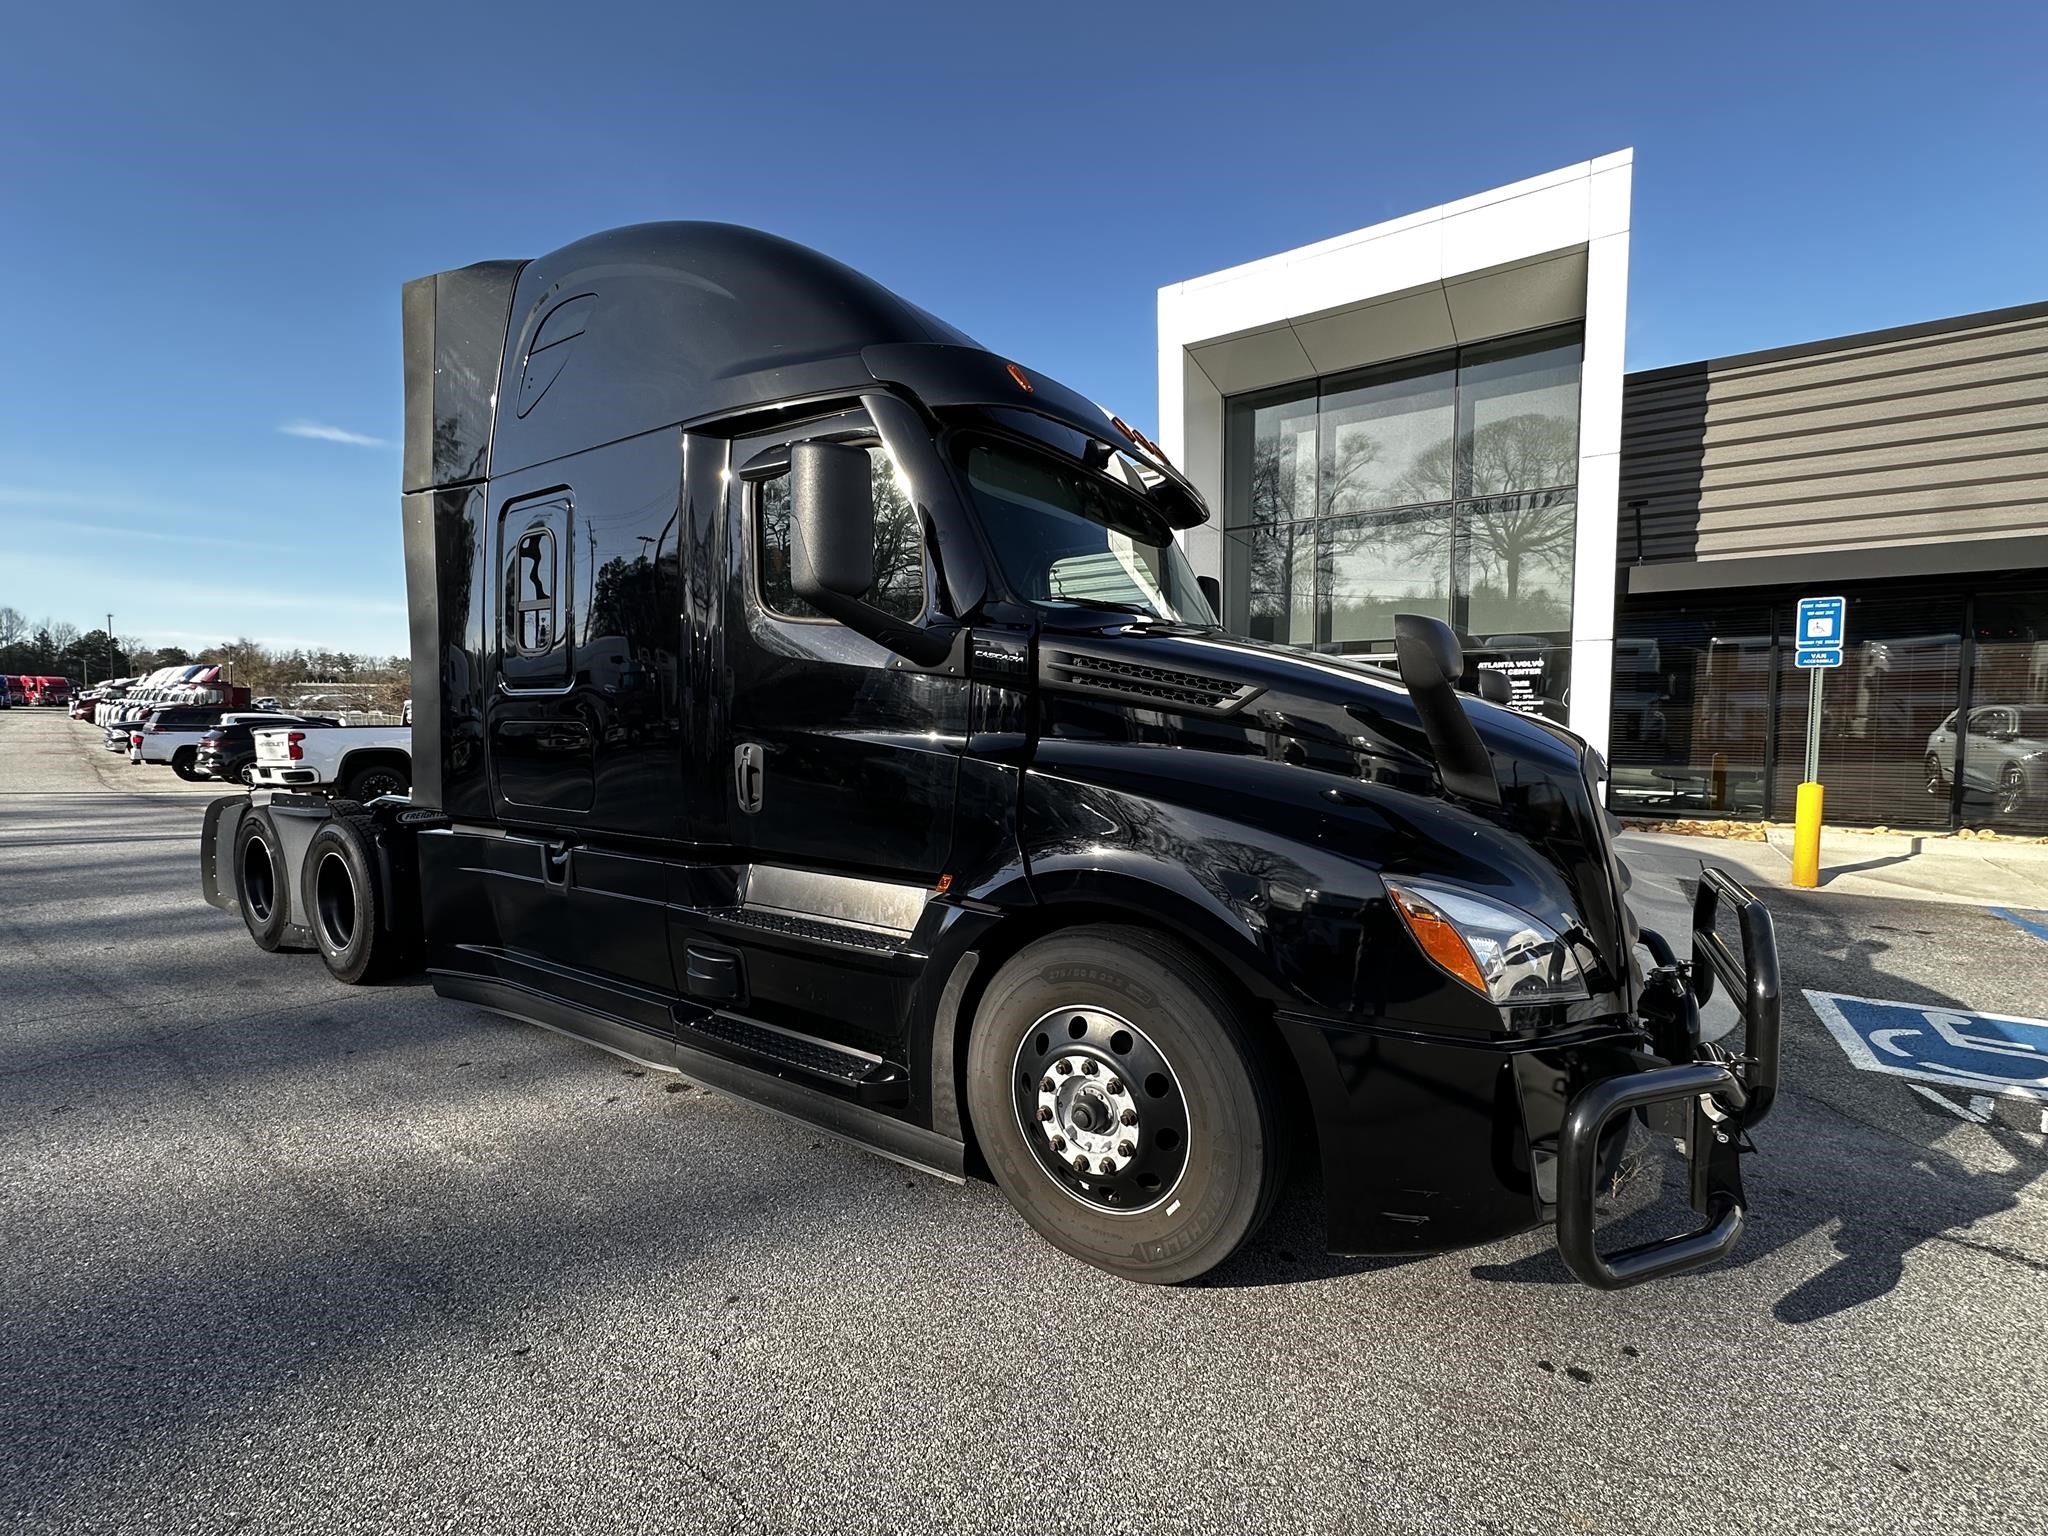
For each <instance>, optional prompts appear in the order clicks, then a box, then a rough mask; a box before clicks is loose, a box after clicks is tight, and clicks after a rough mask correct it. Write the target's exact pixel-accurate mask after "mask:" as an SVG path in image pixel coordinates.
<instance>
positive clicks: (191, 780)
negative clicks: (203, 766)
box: [171, 747, 213, 784]
mask: <svg viewBox="0 0 2048 1536" xmlns="http://www.w3.org/2000/svg"><path fill="white" fill-rule="evenodd" d="M171 772H173V773H175V774H176V775H177V776H178V777H179V778H181V779H183V780H184V781H185V782H186V783H187V784H198V783H202V782H204V781H205V780H207V779H210V778H212V777H213V775H212V774H210V773H201V772H200V771H199V749H198V748H197V747H180V748H178V750H177V751H176V752H174V753H172V754H171Z"/></svg>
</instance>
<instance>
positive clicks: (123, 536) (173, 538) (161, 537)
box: [64, 523, 303, 555]
mask: <svg viewBox="0 0 2048 1536" xmlns="http://www.w3.org/2000/svg"><path fill="white" fill-rule="evenodd" d="M64 529H65V532H67V533H73V534H80V535H90V536H91V537H94V538H106V539H108V540H110V541H112V542H113V543H114V544H115V545H119V544H121V543H123V542H124V541H126V540H129V539H148V540H150V541H151V542H153V543H159V544H204V545H208V546H210V547H212V548H216V549H249V550H264V551H269V552H271V553H274V554H286V555H288V554H293V553H296V552H298V551H299V550H301V549H302V548H303V546H301V545H294V544H272V543H267V542H265V541H263V540H261V539H227V538H221V537H219V536H218V535H215V534H209V533H177V532H172V531H168V530H164V529H157V528H117V527H114V526H112V525H110V524H106V523H66V524H65V525H64Z"/></svg>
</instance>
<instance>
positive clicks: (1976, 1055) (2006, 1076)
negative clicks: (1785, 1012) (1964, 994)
mask: <svg viewBox="0 0 2048 1536" xmlns="http://www.w3.org/2000/svg"><path fill="white" fill-rule="evenodd" d="M1806 1000H1807V1001H1808V1002H1809V1003H1811V1004H1812V1005H1813V1011H1814V1012H1815V1013H1817V1014H1819V1015H1820V1021H1821V1023H1823V1024H1825V1025H1826V1026H1827V1027H1828V1033H1830V1034H1831V1035H1833V1036H1834V1037H1835V1041H1836V1043H1837V1044H1838V1045H1840V1046H1841V1047H1842V1054H1843V1055H1845V1056H1847V1057H1848V1058H1849V1064H1850V1065H1851V1066H1853V1067H1856V1068H1859V1069H1860V1070H1862V1071H1865V1072H1882V1073H1885V1074H1887V1075H1889V1076H1892V1077H1906V1078H1913V1079H1915V1080H1917V1081H1919V1082H1923V1083H1947V1084H1949V1085H1950V1086H1952V1087H1957V1088H1967V1089H1970V1090H1972V1091H1973V1092H1976V1093H1996V1094H2004V1095H2008V1096H2012V1097H2016V1098H2027V1099H2048V1019H2022V1018H2016V1017H2014V1016H2012V1015H2010V1014H2002V1013H1974V1012H1970V1011H1968V1010H1965V1009H1961V1008H1938V1007H1937V1008H1926V1007H1922V1006H1920V1005H1919V1004H1917V1003H1893V1002H1886V1001H1884V1000H1883V999H1881V998H1874V997H1847V996H1844V995H1843V994H1841V993H1838V992H1808V993H1807V994H1806Z"/></svg>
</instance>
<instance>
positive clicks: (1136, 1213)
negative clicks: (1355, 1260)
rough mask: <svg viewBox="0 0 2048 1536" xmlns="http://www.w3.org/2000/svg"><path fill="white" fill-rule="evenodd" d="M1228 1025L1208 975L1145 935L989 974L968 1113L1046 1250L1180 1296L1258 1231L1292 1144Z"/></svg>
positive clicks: (1081, 939)
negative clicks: (1177, 1287) (1176, 1287)
mask: <svg viewBox="0 0 2048 1536" xmlns="http://www.w3.org/2000/svg"><path fill="white" fill-rule="evenodd" d="M1235 1012H1236V1010H1235V1009H1234V1008H1233V1006H1232V1004H1231V1001H1230V999H1229V997H1228V996H1227V995H1226V994H1225V992H1224V991H1223V989H1222V987H1221V986H1220V985H1218V983H1217V982H1216V980H1215V978H1214V977H1213V976H1212V975H1211V973H1210V972H1209V970H1208V968H1207V967H1206V966H1205V965H1204V964H1203V963H1202V961H1201V960H1200V959H1199V958H1197V957H1196V956H1195V955H1194V954H1192V953H1191V952H1189V951H1188V950H1186V949H1184V948H1183V947H1182V946H1180V945H1179V944H1177V943H1174V942H1173V941H1171V940H1169V939H1166V938H1164V937H1162V936H1160V935H1158V934H1155V933H1152V932H1150V931H1149V930H1146V929H1143V928H1126V927H1111V926H1103V927H1090V928H1079V929H1073V930H1070V931H1068V932H1065V933H1057V934H1053V935H1050V936H1048V937H1046V938H1043V939H1039V940H1038V941H1036V942H1035V943H1033V944H1030V945H1028V946H1026V947H1025V948H1024V949H1023V950H1021V951H1020V952H1019V953H1018V954H1017V955H1015V956H1014V957H1013V958H1012V959H1011V960H1010V961H1009V963H1008V964H1006V965H1005V966H1003V968H1002V969H1001V970H1000V971H998V972H997V973H996V975H995V977H994V978H993V979H992V980H991V981H990V982H989V986H988V990H987V992H986V993H984V994H983V996H982V1000H981V1005H980V1007H979V1008H978V1009H976V1011H975V1018H974V1026H973V1031H972V1033H971V1035H970V1037H969V1041H968V1049H967V1103H968V1113H969V1115H970V1116H971V1117H972V1120H973V1127H974V1135H975V1138H976V1140H977V1142H978V1143H979V1145H980V1148H981V1153H982V1156H983V1157H984V1158H985V1159H986V1160H987V1163H988V1166H989V1170H990V1172H992V1173H993V1174H994V1175H995V1180H996V1183H997V1184H998V1185H999V1186H1000V1187H1001V1188H1002V1191H1003V1193H1004V1194H1005V1195H1006V1196H1008V1198H1009V1201H1010V1203H1011V1204H1012V1205H1014V1206H1016V1208H1017V1210H1018V1211H1019V1213H1020V1214H1022V1216H1023V1217H1024V1219H1025V1220H1026V1221H1028V1222H1030V1223H1031V1225H1032V1226H1033V1227H1035V1228H1037V1230H1038V1233H1039V1235H1040V1236H1042V1237H1043V1238H1045V1239H1046V1240H1047V1241H1048V1242H1050V1243H1051V1244H1053V1246H1055V1247H1057V1248H1060V1249H1063V1250H1065V1251H1066V1252H1067V1253H1070V1254H1072V1255H1073V1256H1074V1257H1076V1258H1078V1259H1082V1260H1085V1261H1086V1262H1088V1263H1090V1264H1093V1265H1095V1266H1096V1267H1097V1268H1099V1269H1106V1270H1108V1271H1109V1272H1110V1273H1111V1274H1114V1275H1120V1276H1122V1277H1123V1278H1124V1279H1127V1280H1139V1281H1145V1282H1149V1283H1153V1284H1161V1285H1173V1284H1179V1283H1180V1282H1182V1281H1187V1280H1193V1279H1195V1278H1196V1277H1197V1276H1199V1275H1202V1274H1206V1273H1207V1272H1208V1271H1209V1270H1211V1269H1214V1268H1215V1267H1216V1266H1217V1265H1219V1264H1221V1263H1223V1262H1224V1260H1226V1259H1228V1258H1229V1257H1230V1256H1231V1255H1232V1254H1234V1253H1235V1252H1237V1250H1238V1249H1239V1248H1240V1247H1241V1246H1242V1245H1243V1244H1244V1243H1245V1241H1246V1240H1247V1239H1248V1238H1250V1237H1251V1235H1252V1234H1253V1233H1254V1232H1256V1231H1257V1230H1258V1228H1259V1226H1260V1224H1261V1223H1262V1222H1263V1221H1264V1220H1265V1219H1266V1216H1267V1214H1268V1213H1269V1212H1270V1211H1271V1209H1272V1206H1273V1202H1274V1200H1275V1199H1276V1198H1277V1197H1278V1195H1279V1192H1280V1187H1281V1184H1282V1180H1283V1165H1284V1158H1285V1141H1284V1138H1283V1135H1282V1131H1281V1126H1280V1124H1279V1117H1278V1111H1277V1107H1276V1101H1275V1098H1274V1095H1273V1092H1272V1088H1271V1085H1270V1083H1269V1081H1268V1080H1267V1077H1266V1074H1265V1072H1264V1071H1263V1070H1262V1068H1261V1066H1260V1063H1259V1060H1258V1055H1257V1053H1256V1052H1255V1051H1254V1049H1253V1048H1252V1047H1251V1045H1250V1043H1249V1042H1248V1041H1247V1040H1246V1038H1245V1036H1244V1033H1243V1031H1242V1028H1241V1027H1240V1025H1239V1023H1238V1021H1237V1019H1236V1017H1235ZM1077 1162H1078V1163H1079V1164H1083V1165H1085V1166H1086V1169H1087V1171H1086V1172H1083V1171H1081V1168H1080V1167H1078V1166H1077Z"/></svg>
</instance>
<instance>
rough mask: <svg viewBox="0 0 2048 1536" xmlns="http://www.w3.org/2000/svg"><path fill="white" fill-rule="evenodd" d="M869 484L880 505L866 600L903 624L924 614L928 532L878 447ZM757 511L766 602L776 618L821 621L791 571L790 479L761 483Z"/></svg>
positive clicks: (871, 456) (870, 452) (871, 452)
mask: <svg viewBox="0 0 2048 1536" xmlns="http://www.w3.org/2000/svg"><path fill="white" fill-rule="evenodd" d="M868 483H869V485H870V487H871V488H872V490H873V493H874V500H875V584H874V585H873V586H872V587H870V588H869V589H868V595H867V601H868V602H869V603H870V604H872V605H873V606H874V607H877V608H879V609H881V610H882V611H883V612H884V613H887V614H892V615H894V616H895V617H896V618H899V619H916V618H919V617H921V616H922V615H923V613H924V604H925V582H924V530H923V527H922V525H920V524H919V522H918V520H917V508H916V506H915V505H914V504H913V503H912V502H911V499H910V493H909V491H908V490H907V489H906V488H905V487H904V485H903V482H902V481H901V480H900V479H898V478H897V475H896V467H895V465H894V463H893V462H892V461H891V460H890V458H889V455H888V454H887V453H885V452H884V451H883V450H882V449H881V448H880V447H879V446H874V447H870V448H869V449H868ZM756 497H757V499H756V501H755V504H754V506H755V512H754V539H755V548H756V550H757V551H758V555H759V562H760V563H759V570H760V580H761V602H762V604H763V606H765V607H766V608H767V609H768V610H769V611H770V612H771V613H779V614H782V615H784V616H786V617H788V618H792V619H816V618H819V617H820V614H819V613H818V611H817V609H815V608H813V607H812V606H811V605H810V604H809V603H807V602H805V601H804V600H803V599H802V598H800V597H798V596H797V595H796V588H795V587H794V586H792V585H791V581H790V571H789V476H788V475H787V474H786V473H785V474H780V475H776V476H774V477H772V478H770V479H767V480H763V481H761V482H760V484H759V486H758V487H757V489H756Z"/></svg>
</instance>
